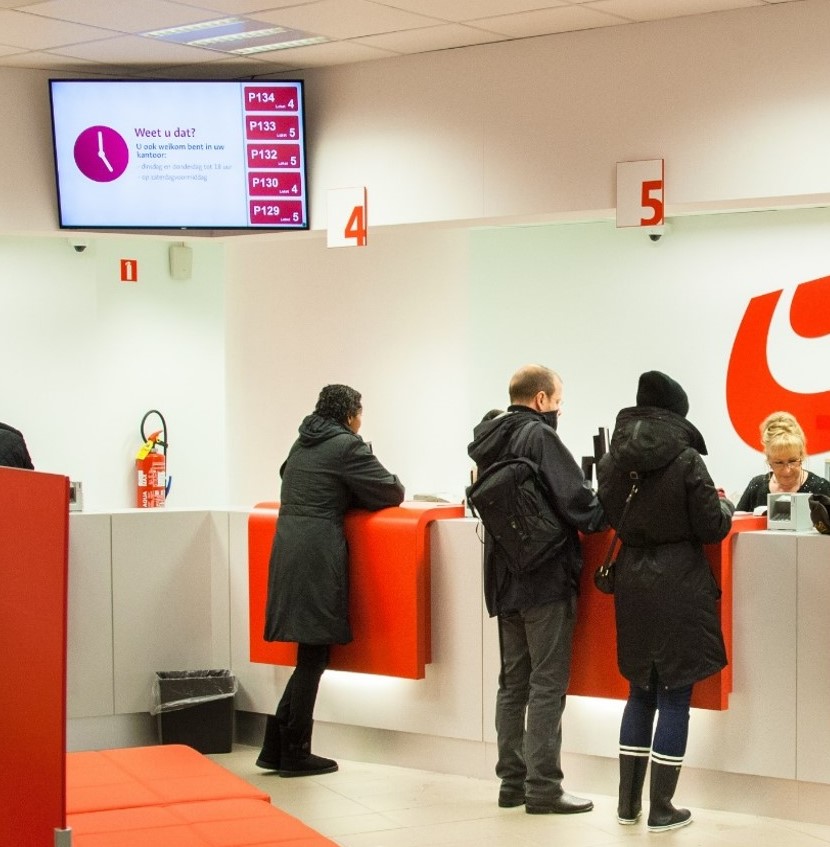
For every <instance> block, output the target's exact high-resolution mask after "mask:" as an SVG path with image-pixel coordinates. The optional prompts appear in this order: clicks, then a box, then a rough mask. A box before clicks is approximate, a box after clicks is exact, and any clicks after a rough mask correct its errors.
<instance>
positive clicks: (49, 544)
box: [0, 467, 69, 847]
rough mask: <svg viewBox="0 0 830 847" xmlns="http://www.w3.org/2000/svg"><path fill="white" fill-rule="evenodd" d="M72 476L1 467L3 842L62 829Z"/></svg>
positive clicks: (41, 842) (33, 845) (38, 838)
mask: <svg viewBox="0 0 830 847" xmlns="http://www.w3.org/2000/svg"><path fill="white" fill-rule="evenodd" d="M68 534H69V480H68V479H67V477H65V476H57V475H55V474H45V473H39V472H37V471H28V470H18V469H16V468H5V467H0V676H2V709H0V739H2V741H0V797H1V798H2V809H1V810H0V844H2V845H4V847H5V845H8V847H12V845H15V847H20V846H21V845H25V847H51V845H53V844H54V842H55V830H56V829H64V828H65V821H66V816H65V810H64V804H65V798H66V782H65V768H64V762H65V756H66V599H67V566H66V563H67V549H68Z"/></svg>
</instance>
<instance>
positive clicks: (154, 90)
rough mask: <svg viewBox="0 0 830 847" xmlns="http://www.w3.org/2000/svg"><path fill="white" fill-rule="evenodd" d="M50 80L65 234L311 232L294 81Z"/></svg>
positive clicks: (300, 108)
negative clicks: (199, 230) (94, 230)
mask: <svg viewBox="0 0 830 847" xmlns="http://www.w3.org/2000/svg"><path fill="white" fill-rule="evenodd" d="M49 85H50V103H51V107H52V119H53V139H54V144H55V164H56V174H57V180H58V206H59V210H58V211H59V217H60V224H61V226H62V227H67V228H84V227H95V228H154V229H155V228H159V229H161V228H176V229H187V228H210V229H245V228H278V229H283V228H290V229H307V228H308V226H309V220H308V203H307V176H306V156H305V138H304V126H305V118H304V102H303V84H302V82H300V81H296V80H295V81H279V82H257V83H245V82H231V81H173V80H170V81H151V82H145V81H142V80H50V83H49Z"/></svg>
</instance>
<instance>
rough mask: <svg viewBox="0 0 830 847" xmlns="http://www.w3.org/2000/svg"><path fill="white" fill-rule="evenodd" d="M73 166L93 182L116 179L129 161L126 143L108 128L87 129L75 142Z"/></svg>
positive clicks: (91, 127) (92, 127) (95, 127)
mask: <svg viewBox="0 0 830 847" xmlns="http://www.w3.org/2000/svg"><path fill="white" fill-rule="evenodd" d="M74 153H75V164H76V165H77V166H78V168H79V169H80V171H81V173H82V174H84V176H87V177H89V179H91V180H94V181H95V182H112V181H113V180H114V179H118V177H120V176H121V174H123V173H124V171H125V170H126V168H127V164H128V163H129V161H130V151H129V149H128V148H127V142H126V141H124V139H123V138H122V137H121V136H120V135H119V134H118V133H117V132H116V131H115V130H114V129H112V127H108V126H90V127H87V128H86V129H85V130H84V131H83V132H82V133H81V134H80V135H79V136H78V137H77V139H76V140H75V149H74Z"/></svg>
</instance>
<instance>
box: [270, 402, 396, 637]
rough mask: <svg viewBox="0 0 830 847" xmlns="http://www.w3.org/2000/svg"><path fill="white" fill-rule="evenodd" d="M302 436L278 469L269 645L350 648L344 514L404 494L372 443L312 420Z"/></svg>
mask: <svg viewBox="0 0 830 847" xmlns="http://www.w3.org/2000/svg"><path fill="white" fill-rule="evenodd" d="M299 431H300V437H299V438H298V439H297V441H296V442H295V443H294V446H293V447H292V448H291V451H290V452H289V454H288V458H287V459H286V461H285V463H284V464H283V466H282V468H281V469H280V474H281V476H282V490H281V494H280V510H279V518H278V520H277V531H276V533H275V535H274V544H273V547H272V548H271V561H270V567H269V574H268V601H267V606H266V614H265V640H266V641H296V642H300V643H303V644H348V642H350V641H351V640H352V631H351V627H350V625H349V574H348V570H349V554H348V548H347V545H346V536H345V534H344V531H343V519H344V516H345V514H346V512H347V511H348V510H349V509H369V510H372V511H375V510H377V509H383V508H386V507H387V506H398V505H400V503H401V502H402V501H403V497H404V488H403V485H401V483H400V481H399V480H398V478H397V477H396V476H394V475H393V474H390V473H389V472H388V471H387V470H386V468H384V467H383V465H382V464H381V463H380V462H379V461H378V460H377V459H376V458H375V456H374V455H373V454H372V451H371V448H370V447H369V445H368V444H366V442H365V441H364V440H363V439H362V438H361V437H360V436H359V435H356V434H354V433H353V432H352V431H351V430H349V429H348V428H347V427H345V426H343V425H342V424H339V423H337V422H335V421H333V420H330V419H328V418H322V417H320V416H319V415H315V414H312V415H309V416H308V417H307V418H305V420H304V421H303V422H302V424H301V425H300V430H299ZM391 566H393V563H391V562H390V567H391Z"/></svg>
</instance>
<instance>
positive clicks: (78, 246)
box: [69, 238, 89, 253]
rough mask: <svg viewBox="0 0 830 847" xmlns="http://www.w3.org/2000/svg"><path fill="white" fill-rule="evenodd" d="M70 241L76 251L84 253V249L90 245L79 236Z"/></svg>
mask: <svg viewBox="0 0 830 847" xmlns="http://www.w3.org/2000/svg"><path fill="white" fill-rule="evenodd" d="M69 243H70V244H71V245H72V249H73V250H74V251H75V252H76V253H83V252H84V250H86V248H87V247H89V244H88V242H86V241H83V240H81V239H79V238H70V239H69Z"/></svg>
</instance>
